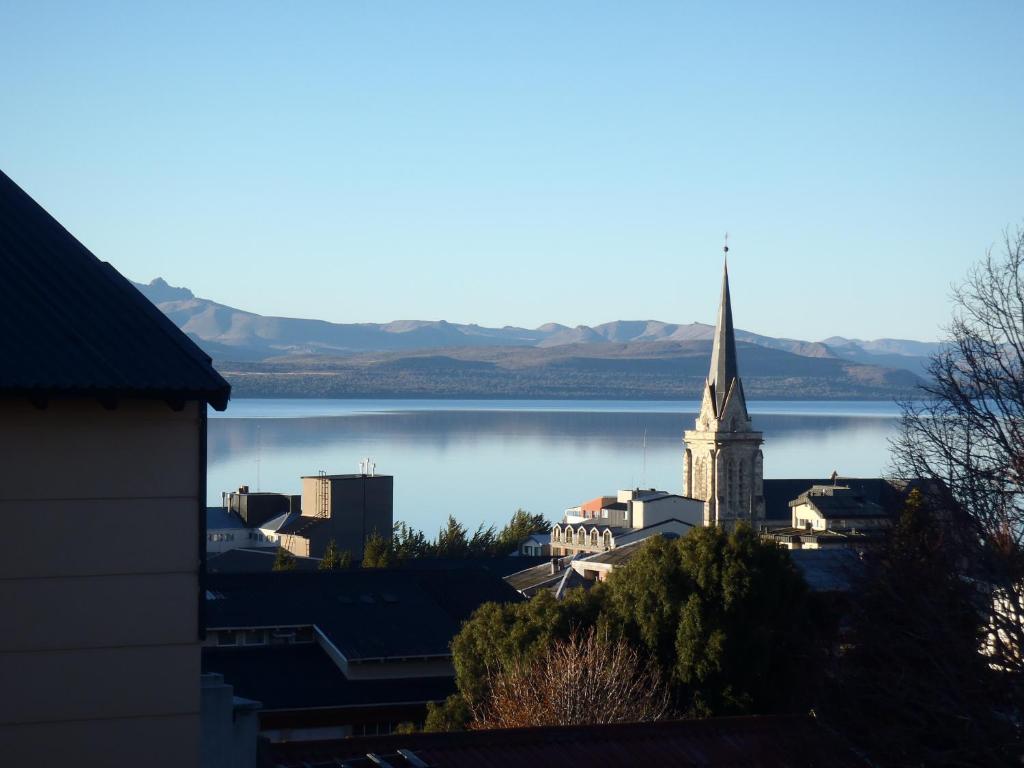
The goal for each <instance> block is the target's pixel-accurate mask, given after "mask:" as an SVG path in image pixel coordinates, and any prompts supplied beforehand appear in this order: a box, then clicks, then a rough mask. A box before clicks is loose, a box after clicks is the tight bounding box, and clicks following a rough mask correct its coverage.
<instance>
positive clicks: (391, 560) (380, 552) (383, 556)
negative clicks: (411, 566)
mask: <svg viewBox="0 0 1024 768" xmlns="http://www.w3.org/2000/svg"><path fill="white" fill-rule="evenodd" d="M396 564H397V558H396V557H395V552H394V550H393V549H392V546H391V540H390V539H385V538H384V537H383V536H381V535H380V534H379V533H377V531H374V532H373V533H371V534H370V535H369V536H367V537H366V543H365V544H364V545H363V563H362V566H363V568H392V567H394V566H395V565H396Z"/></svg>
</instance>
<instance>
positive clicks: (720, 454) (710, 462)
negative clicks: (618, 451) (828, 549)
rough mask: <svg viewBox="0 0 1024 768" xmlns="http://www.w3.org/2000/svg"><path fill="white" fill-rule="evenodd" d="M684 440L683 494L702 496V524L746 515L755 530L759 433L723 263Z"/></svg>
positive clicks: (760, 505) (759, 509) (760, 513)
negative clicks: (696, 404)
mask: <svg viewBox="0 0 1024 768" xmlns="http://www.w3.org/2000/svg"><path fill="white" fill-rule="evenodd" d="M725 251H726V253H728V251H729V247H728V246H726V247H725ZM683 442H684V444H685V445H686V453H685V458H684V460H683V465H684V466H683V473H684V476H683V495H684V496H689V497H690V498H694V499H700V500H701V501H703V502H704V525H722V526H725V527H728V528H732V527H733V526H735V525H736V524H737V523H738V522H740V521H746V522H748V523H750V524H751V525H753V527H754V529H755V530H756V529H757V528H758V527H759V523H760V521H763V520H764V490H763V485H764V484H763V467H762V464H763V457H762V454H761V443H762V442H763V437H762V433H760V432H755V431H754V429H753V425H752V423H751V421H750V414H749V413H747V401H746V398H745V397H744V396H743V384H742V382H741V381H740V375H739V370H738V368H737V365H736V336H735V333H734V332H733V327H732V304H731V301H730V299H729V265H728V263H726V265H725V268H724V272H723V275H722V300H721V304H720V305H719V307H718V323H717V325H716V327H715V337H714V346H713V348H712V351H711V372H710V373H709V374H708V378H707V382H706V383H705V384H704V399H703V401H702V402H701V406H700V414H699V415H698V416H697V423H696V425H695V427H694V428H693V429H691V430H687V431H686V433H685V435H684V437H683Z"/></svg>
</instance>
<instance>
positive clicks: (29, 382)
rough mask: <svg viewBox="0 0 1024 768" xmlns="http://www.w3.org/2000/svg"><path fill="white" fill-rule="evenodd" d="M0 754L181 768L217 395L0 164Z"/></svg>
mask: <svg viewBox="0 0 1024 768" xmlns="http://www.w3.org/2000/svg"><path fill="white" fill-rule="evenodd" d="M0 271H2V273H3V275H4V278H3V280H0V328H2V329H3V336H4V351H3V365H2V366H0V413H2V415H0V443H2V444H3V445H4V446H6V450H5V451H4V459H3V462H0V515H2V516H3V520H4V524H5V531H6V533H7V534H8V535H9V536H11V537H12V538H11V543H12V545H11V546H8V547H7V548H6V551H5V554H4V557H3V558H2V559H0V615H2V616H3V626H4V632H3V633H2V635H0V681H2V690H3V696H2V697H0V755H2V756H3V757H2V762H3V763H4V764H6V765H31V766H34V767H39V766H43V767H45V766H66V765H69V764H75V765H90V766H92V765H96V766H99V765H102V766H126V767H127V766H131V767H132V768H136V767H137V766H140V765H145V766H149V767H151V768H153V767H157V766H167V767H168V768H171V767H180V766H196V765H198V764H199V760H200V679H199V675H200V639H201V637H202V635H203V627H202V622H201V617H200V605H201V598H202V595H203V593H204V588H203V584H202V574H203V559H204V556H205V543H206V542H205V516H206V411H207V405H212V406H213V407H214V408H216V409H218V410H223V409H224V408H225V407H226V405H227V401H228V397H229V394H230V388H229V386H228V384H227V383H226V382H225V381H224V379H222V378H221V377H220V376H219V375H218V374H217V372H216V371H215V370H214V369H213V367H212V366H211V363H210V359H209V358H208V357H207V356H206V355H205V354H203V352H202V351H201V350H200V349H199V348H198V347H197V346H195V344H193V343H192V341H190V340H189V338H188V337H187V336H185V334H183V333H181V332H180V331H179V330H178V329H177V328H175V327H174V325H173V324H172V323H171V322H170V321H169V320H168V319H167V318H165V317H164V316H163V315H162V314H161V313H160V312H159V311H158V310H157V309H156V308H155V307H154V306H153V305H152V304H150V303H149V302H148V301H147V300H146V299H145V298H144V297H143V296H142V295H141V294H140V293H139V292H138V291H136V290H135V288H133V287H132V285H131V284H130V283H129V282H128V281H127V280H125V279H124V278H123V277H122V276H121V275H119V274H118V273H117V271H116V270H114V268H113V267H111V266H110V265H109V264H106V263H104V262H101V261H100V260H99V259H97V258H96V257H95V256H93V255H92V254H91V253H90V252H89V251H88V250H87V249H86V248H85V246H83V245H82V244H81V243H79V242H78V241H77V240H75V238H74V237H72V235H71V234H69V233H68V232H67V230H65V229H64V228H63V227H62V226H61V225H60V224H59V223H58V222H57V221H55V220H54V219H53V218H52V217H51V216H50V215H49V214H48V213H46V211H44V210H43V209H42V208H41V207H40V206H39V205H38V204H37V203H36V202H35V201H33V200H32V199H31V198H30V197H29V196H28V195H27V194H26V193H25V192H24V191H22V190H21V189H20V188H19V187H18V186H17V185H16V184H15V183H14V182H13V181H11V179H10V178H8V177H7V176H6V175H4V174H3V173H0Z"/></svg>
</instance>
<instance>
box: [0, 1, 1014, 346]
mask: <svg viewBox="0 0 1024 768" xmlns="http://www.w3.org/2000/svg"><path fill="white" fill-rule="evenodd" d="M1022 29H1024V3H1021V2H1019V1H1018V0H1007V1H1006V2H968V1H967V0H964V2H938V1H936V0H930V1H928V2H891V0H887V1H885V2H856V3H854V2H850V3H839V2H820V0H819V1H817V2H805V3H788V2H777V3H766V2H751V3H725V2H723V3H710V2H701V3H696V2H694V3H684V2H641V1H638V2H597V1H595V0H586V1H581V2H560V1H559V0H540V1H538V2H479V1H474V2H464V3H456V2H414V1H413V0H409V1H408V2H401V3H399V2H387V1H385V0H366V1H365V2H343V1H342V0H335V1H333V2H323V3H313V2H294V3H292V2H287V3H285V2H272V3H254V2H247V3H238V4H234V3H222V2H202V3H194V4H193V3H183V2H174V3H163V4H159V6H158V4H156V3H134V2H132V3H128V2H126V3H123V4H117V5H113V4H105V3H79V2H68V3H64V4H52V3H47V2H40V1H39V0H33V1H32V2H11V1H10V0H0V109H2V116H0V117H2V119H0V168H2V169H3V170H4V171H5V172H6V173H8V174H9V175H10V176H12V177H13V178H14V179H15V180H16V181H17V182H18V183H20V184H21V185H22V186H23V187H25V188H26V189H27V190H28V191H29V193H30V194H32V195H33V196H35V197H36V198H37V199H38V200H39V201H40V202H42V203H43V205H44V206H45V207H47V208H48V209H49V210H50V211H51V212H52V213H53V214H54V215H56V216H57V218H58V219H60V220H61V221H62V222H63V223H64V224H65V225H66V226H67V227H68V228H69V229H70V230H71V231H72V232H74V233H75V234H76V235H77V236H78V237H79V238H80V239H81V240H82V241H83V242H85V244H86V245H88V246H89V247H90V248H91V249H92V250H93V251H94V252H95V253H96V254H97V255H99V256H100V257H101V258H104V259H106V260H108V261H110V262H112V263H113V264H114V265H115V266H116V267H117V268H118V269H120V270H121V272H122V273H124V274H125V275H126V276H128V277H131V278H132V279H135V280H141V281H148V280H149V279H151V278H153V277H155V276H157V275H161V276H163V277H165V278H166V279H167V280H168V281H169V282H171V283H173V284H176V285H187V286H189V287H190V288H192V289H193V290H194V291H195V292H196V293H197V294H199V295H202V296H206V297H209V298H212V299H215V300H218V301H222V302H224V303H227V304H231V305H234V306H238V307H242V308H246V309H251V310H253V311H257V312H260V313H264V314H280V315H291V316H304V317H319V318H323V319H328V320H333V321H339V322H354V321H387V320H392V319H399V318H417V319H441V318H444V319H447V320H450V321H453V322H478V323H481V324H488V325H503V324H515V325H527V326H535V325H539V324H540V323H543V322H547V321H557V322H562V323H566V324H569V325H575V324H579V323H586V324H594V323H599V322H603V321H608V320H613V319H648V318H656V319H661V320H666V321H674V322H690V321H693V320H702V321H708V322H710V321H712V320H713V317H714V311H715V304H716V300H717V290H718V285H717V283H718V279H719V274H720V256H721V251H720V248H721V240H722V234H723V233H724V232H725V231H726V230H728V231H729V232H730V233H731V244H732V246H733V248H732V252H731V254H730V256H731V258H730V264H731V273H732V278H733V296H734V308H735V315H736V323H737V325H739V326H740V327H744V328H748V329H751V330H756V331H759V332H761V333H767V334H772V335H788V336H794V337H800V338H812V339H818V338H823V337H826V336H828V335H832V334H843V335H848V336H860V337H868V338H873V337H877V336H883V335H885V336H903V337H910V338H921V339H931V338H936V337H937V336H938V335H939V326H940V325H941V324H942V323H944V322H945V321H946V318H947V316H948V313H949V305H948V289H949V285H950V283H951V282H953V281H954V280H956V279H958V278H959V277H961V276H962V275H963V273H964V272H965V271H966V269H967V268H968V267H969V265H970V264H971V262H972V261H974V260H975V259H976V258H978V257H979V256H981V255H982V254H983V253H984V251H985V249H986V248H987V247H989V246H990V245H991V244H993V243H994V242H995V241H996V240H997V238H998V237H999V236H1000V233H1001V231H1002V230H1003V228H1004V227H1006V226H1007V225H1014V224H1017V223H1021V222H1022V221H1024V172H1022V171H1024V46H1022V45H1021V35H1022V31H1021V30H1022Z"/></svg>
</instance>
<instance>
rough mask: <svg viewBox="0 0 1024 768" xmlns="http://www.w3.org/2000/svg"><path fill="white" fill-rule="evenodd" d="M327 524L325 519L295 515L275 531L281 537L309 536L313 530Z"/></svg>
mask: <svg viewBox="0 0 1024 768" xmlns="http://www.w3.org/2000/svg"><path fill="white" fill-rule="evenodd" d="M326 524H327V518H326V517H312V516H310V515H297V516H296V517H295V518H293V519H291V520H289V521H288V522H287V523H285V524H284V525H282V526H281V527H280V528H278V529H277V531H275V533H278V534H280V535H281V536H309V534H310V533H312V532H313V531H314V530H316V529H317V528H319V527H320V526H322V525H326Z"/></svg>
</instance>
